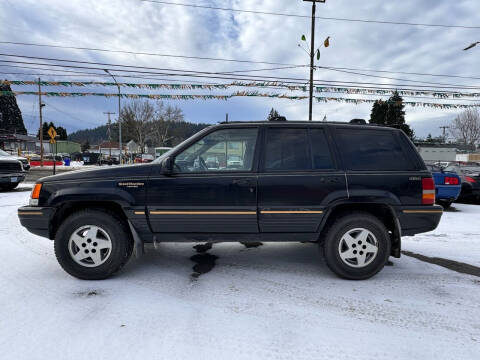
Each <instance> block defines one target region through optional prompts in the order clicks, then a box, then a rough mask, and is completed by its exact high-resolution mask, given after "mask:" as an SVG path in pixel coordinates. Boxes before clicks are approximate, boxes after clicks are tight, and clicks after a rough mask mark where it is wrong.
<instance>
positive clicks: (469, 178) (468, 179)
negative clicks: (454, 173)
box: [465, 176, 476, 183]
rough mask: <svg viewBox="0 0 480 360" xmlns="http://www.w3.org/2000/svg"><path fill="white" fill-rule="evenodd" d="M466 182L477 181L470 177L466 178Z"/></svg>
mask: <svg viewBox="0 0 480 360" xmlns="http://www.w3.org/2000/svg"><path fill="white" fill-rule="evenodd" d="M465 181H468V182H469V183H475V182H476V181H475V179H474V178H472V177H470V176H465Z"/></svg>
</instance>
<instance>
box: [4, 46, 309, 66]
mask: <svg viewBox="0 0 480 360" xmlns="http://www.w3.org/2000/svg"><path fill="white" fill-rule="evenodd" d="M0 44H8V45H21V46H36V47H48V48H57V49H70V50H87V51H99V52H108V53H121V54H130V55H145V56H160V57H170V58H180V59H190V60H207V61H226V62H234V63H248V64H263V65H280V66H302V65H300V64H285V63H278V62H269V61H254V60H238V59H227V58H214V57H202V56H188V55H174V54H160V53H150V52H141V51H128V50H112V49H100V48H90V47H78V46H64V45H52V44H38V43H25V42H14V41H0Z"/></svg>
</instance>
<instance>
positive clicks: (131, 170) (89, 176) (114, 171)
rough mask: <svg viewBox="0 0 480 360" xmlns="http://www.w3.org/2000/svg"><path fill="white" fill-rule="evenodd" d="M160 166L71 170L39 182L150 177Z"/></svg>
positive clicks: (138, 165) (145, 165)
mask: <svg viewBox="0 0 480 360" xmlns="http://www.w3.org/2000/svg"><path fill="white" fill-rule="evenodd" d="M155 166H158V164H156V165H155V164H151V163H150V164H135V165H126V166H106V167H102V168H98V169H92V168H87V169H80V170H71V171H68V172H65V173H62V174H58V175H52V176H47V177H44V178H41V179H40V180H38V182H42V183H46V182H63V181H71V180H73V181H76V180H78V181H81V180H95V179H98V180H107V179H125V178H137V177H146V176H149V175H150V173H151V171H152V169H153V167H155Z"/></svg>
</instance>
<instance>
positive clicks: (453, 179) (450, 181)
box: [445, 176, 458, 185]
mask: <svg viewBox="0 0 480 360" xmlns="http://www.w3.org/2000/svg"><path fill="white" fill-rule="evenodd" d="M445 185H458V178H456V177H449V176H445Z"/></svg>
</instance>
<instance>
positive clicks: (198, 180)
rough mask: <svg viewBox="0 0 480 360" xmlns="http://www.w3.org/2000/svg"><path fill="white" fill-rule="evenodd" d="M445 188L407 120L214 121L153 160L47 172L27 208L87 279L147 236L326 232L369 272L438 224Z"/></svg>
mask: <svg viewBox="0 0 480 360" xmlns="http://www.w3.org/2000/svg"><path fill="white" fill-rule="evenodd" d="M207 159H209V161H206V160H207ZM212 159H215V161H211V160H212ZM434 200H435V188H434V183H433V179H432V176H431V173H430V172H429V171H428V170H427V168H426V167H425V164H424V163H423V161H422V159H421V158H420V156H419V155H418V153H417V151H416V149H415V147H414V145H413V144H412V143H411V142H410V140H409V139H408V138H407V137H406V136H405V134H404V133H403V132H401V131H400V130H396V129H391V128H383V127H374V126H369V125H353V124H348V123H319V122H287V121H275V122H272V121H270V122H241V123H228V124H227V123H225V124H220V125H216V126H211V127H209V128H207V129H204V130H203V131H201V132H199V133H198V134H196V135H194V136H193V137H191V138H190V139H188V140H186V141H184V142H183V143H181V144H180V145H178V146H177V147H175V148H174V149H172V150H170V151H169V152H167V153H166V154H164V155H163V156H161V157H160V158H159V159H157V160H156V161H154V162H153V163H150V164H142V165H133V166H125V167H113V168H107V169H99V170H92V171H78V172H71V173H67V174H62V175H57V176H51V177H47V178H44V179H42V180H40V181H39V182H38V183H37V184H36V185H35V187H34V189H33V191H32V196H31V200H30V206H26V207H22V208H20V209H19V210H18V215H19V217H20V221H21V223H22V225H23V226H25V227H26V228H27V229H28V230H29V231H30V232H32V233H34V234H37V235H40V236H44V237H47V238H49V239H52V240H55V253H56V256H57V259H58V261H59V262H60V265H61V266H62V267H63V268H64V269H65V270H66V271H67V272H68V273H69V274H71V275H73V276H76V277H78V278H81V279H104V278H107V277H108V276H110V275H111V274H113V273H114V272H116V271H117V270H119V269H120V268H121V267H122V266H123V265H124V264H125V263H126V262H127V260H128V259H129V257H130V256H131V254H132V252H133V250H135V252H136V254H137V256H138V255H140V254H142V252H143V244H144V243H146V242H148V243H151V242H154V243H157V242H174V241H176V242H178V241H192V242H200V241H211V242H221V241H222V242H226V241H241V242H249V241H303V242H305V241H314V242H318V243H319V245H320V246H321V248H322V249H323V252H324V254H325V259H326V262H327V264H328V266H329V268H330V269H331V270H332V271H334V272H335V273H336V274H338V275H340V276H342V277H344V278H347V279H366V278H369V277H371V276H373V275H374V274H376V273H377V272H378V271H380V270H381V269H382V268H383V266H384V265H385V263H386V261H387V259H388V257H389V256H394V257H400V241H401V236H402V235H415V234H418V233H422V232H426V231H430V230H433V229H435V228H436V226H437V225H438V222H439V221H440V218H441V216H442V208H441V207H440V206H435V205H434Z"/></svg>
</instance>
